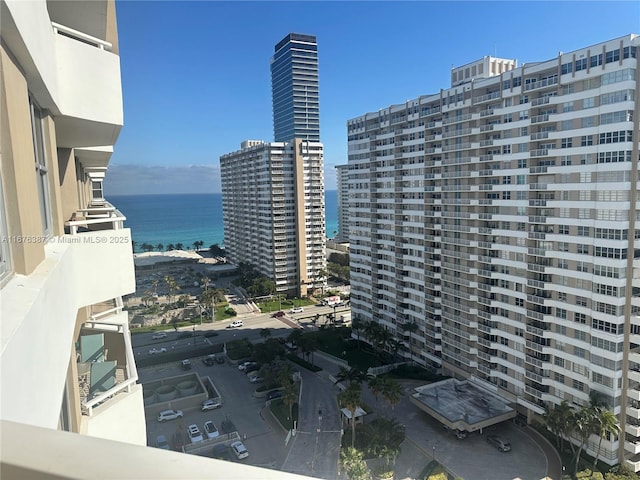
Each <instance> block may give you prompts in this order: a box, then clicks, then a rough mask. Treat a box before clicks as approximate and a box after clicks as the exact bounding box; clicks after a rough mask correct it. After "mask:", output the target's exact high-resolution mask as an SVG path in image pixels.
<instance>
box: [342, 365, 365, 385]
mask: <svg viewBox="0 0 640 480" xmlns="http://www.w3.org/2000/svg"><path fill="white" fill-rule="evenodd" d="M366 378H367V374H366V373H365V372H363V371H362V370H360V369H359V368H346V367H340V370H339V371H338V375H336V381H335V382H334V383H338V382H347V383H348V385H351V384H352V383H357V384H362V382H364V381H365V380H366Z"/></svg>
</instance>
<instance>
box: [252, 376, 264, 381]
mask: <svg viewBox="0 0 640 480" xmlns="http://www.w3.org/2000/svg"><path fill="white" fill-rule="evenodd" d="M249 382H251V383H262V382H264V378H262V377H261V376H259V375H251V376H250V377H249Z"/></svg>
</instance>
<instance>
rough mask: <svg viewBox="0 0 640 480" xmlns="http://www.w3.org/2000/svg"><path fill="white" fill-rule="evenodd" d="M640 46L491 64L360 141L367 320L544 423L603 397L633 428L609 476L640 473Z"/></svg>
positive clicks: (355, 154)
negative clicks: (550, 412)
mask: <svg viewBox="0 0 640 480" xmlns="http://www.w3.org/2000/svg"><path fill="white" fill-rule="evenodd" d="M639 45H640V39H639V37H638V36H637V35H628V36H624V37H620V38H616V39H613V40H609V41H606V42H603V43H599V44H597V45H592V46H589V47H585V48H582V49H580V50H576V51H574V52H569V53H559V54H558V55H557V56H556V57H555V58H552V59H550V60H546V61H540V62H535V63H527V64H523V65H521V66H519V65H518V64H517V61H516V60H507V59H498V58H494V57H485V58H483V59H480V60H479V61H477V62H472V63H469V64H467V65H463V66H461V67H458V68H454V69H452V70H451V86H450V87H448V88H445V89H442V90H440V92H438V93H435V94H432V95H424V96H421V97H419V98H416V99H413V100H410V101H408V102H406V103H404V104H400V105H391V106H388V107H385V108H382V109H380V110H378V111H376V112H372V113H367V114H364V115H362V116H359V117H357V118H353V119H351V120H349V121H348V123H347V129H348V154H349V160H348V168H349V172H348V184H349V195H350V205H349V231H350V234H349V239H350V242H351V306H352V311H353V315H354V318H360V319H361V320H364V321H368V320H373V321H376V322H379V323H380V324H381V325H383V326H384V327H385V328H387V329H388V330H390V331H391V332H392V333H393V334H394V335H395V336H396V338H398V339H399V340H401V341H402V342H403V344H404V346H405V348H406V350H405V351H404V352H403V351H402V350H401V352H400V353H401V354H403V355H404V356H405V357H406V358H407V359H411V360H414V361H416V362H418V363H420V364H422V365H424V366H428V367H431V368H435V369H439V370H442V371H443V372H444V373H446V374H449V375H453V376H456V377H459V378H469V379H472V380H473V381H475V382H476V383H477V384H478V385H481V386H483V387H484V388H486V389H487V390H490V391H492V392H495V393H498V394H500V395H501V396H503V397H505V398H506V399H508V400H510V401H511V402H512V403H513V405H514V406H516V407H517V410H518V411H519V412H520V414H521V415H523V416H526V417H527V419H528V420H529V421H531V420H533V419H534V417H536V416H540V415H542V414H544V412H545V407H547V406H552V405H555V404H559V403H560V402H562V401H563V400H566V401H568V402H569V404H572V405H584V404H588V402H589V397H590V394H592V393H594V392H596V393H598V394H599V395H600V396H601V397H602V398H604V399H605V400H606V402H607V404H608V405H609V407H610V408H611V409H612V410H613V411H614V412H615V414H616V415H617V416H618V418H619V420H620V424H621V427H622V433H621V434H620V436H619V437H613V438H607V439H605V440H604V441H603V443H602V448H603V450H602V451H601V452H600V458H603V459H604V460H605V461H606V462H607V463H610V464H615V463H617V462H626V463H627V464H628V465H629V466H630V467H631V468H633V469H634V470H635V471H639V470H640V373H639V372H640V316H639V313H638V312H639V310H640V298H639V295H638V292H639V291H640V268H638V267H639V266H640V248H639V247H640V240H638V238H640V233H638V232H639V229H638V227H637V226H636V221H637V216H638V213H637V212H638V208H637V206H638V205H637V192H638V158H639V150H638V146H639V138H638V135H639V132H640V128H639V119H640V109H639V105H640V104H639V102H638V99H637V95H638V93H637V92H638V90H637V89H638V87H637V86H638V81H639V77H638V75H639V72H640V69H639V68H638V48H639ZM414 324H415V325H414ZM407 325H410V326H407ZM597 448H598V438H597V437H596V436H593V437H592V438H591V439H590V441H589V442H588V444H587V451H588V452H589V453H590V454H591V455H595V451H596V450H597Z"/></svg>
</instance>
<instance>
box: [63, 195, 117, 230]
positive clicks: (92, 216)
mask: <svg viewBox="0 0 640 480" xmlns="http://www.w3.org/2000/svg"><path fill="white" fill-rule="evenodd" d="M77 213H80V214H81V215H82V216H84V220H74V221H68V222H65V227H68V233H70V234H71V235H76V234H77V233H82V232H87V231H94V230H120V229H122V228H124V222H125V220H126V219H127V217H125V216H124V215H123V214H122V213H121V212H120V211H119V210H118V209H117V208H116V207H114V206H113V205H111V204H110V203H109V202H104V204H103V205H101V206H90V207H88V208H81V209H78V211H77Z"/></svg>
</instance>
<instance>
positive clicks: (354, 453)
mask: <svg viewBox="0 0 640 480" xmlns="http://www.w3.org/2000/svg"><path fill="white" fill-rule="evenodd" d="M340 463H341V464H342V468H344V470H345V472H346V473H347V476H348V477H349V480H369V479H370V478H371V474H370V473H369V468H368V467H367V464H366V463H365V461H364V454H363V453H362V452H361V451H359V450H358V449H356V448H354V447H347V448H343V449H342V450H340Z"/></svg>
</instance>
